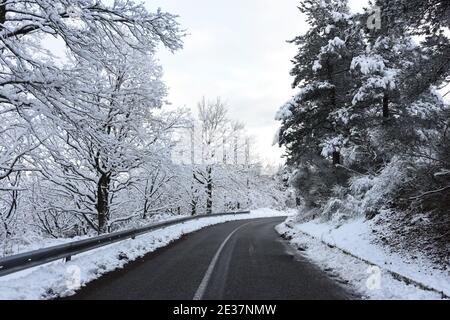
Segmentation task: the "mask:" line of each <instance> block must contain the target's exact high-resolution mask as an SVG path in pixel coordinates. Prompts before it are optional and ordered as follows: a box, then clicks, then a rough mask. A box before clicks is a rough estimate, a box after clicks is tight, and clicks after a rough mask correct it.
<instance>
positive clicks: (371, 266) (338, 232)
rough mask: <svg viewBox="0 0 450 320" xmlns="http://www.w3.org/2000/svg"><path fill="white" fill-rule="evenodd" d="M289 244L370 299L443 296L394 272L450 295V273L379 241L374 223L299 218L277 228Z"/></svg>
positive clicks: (363, 220) (432, 297)
mask: <svg viewBox="0 0 450 320" xmlns="http://www.w3.org/2000/svg"><path fill="white" fill-rule="evenodd" d="M277 231H278V232H279V233H280V234H282V235H284V237H285V238H286V239H289V241H290V243H291V244H292V245H293V246H294V247H296V248H298V249H299V250H300V251H302V252H304V254H305V255H306V256H307V257H308V258H310V259H311V260H312V261H313V262H315V263H316V264H318V265H319V266H320V267H321V268H322V269H324V270H325V271H327V272H329V273H331V275H332V276H333V277H336V278H338V279H340V282H343V283H346V284H348V285H349V286H350V287H351V288H352V289H355V290H356V291H357V292H358V293H359V294H361V296H362V297H363V298H367V299H420V300H423V299H428V300H430V299H432V300H435V299H442V298H443V296H442V294H440V293H437V292H435V291H428V290H423V289H421V288H419V287H418V286H416V285H413V284H407V283H405V282H404V281H401V280H399V279H398V277H396V276H395V275H394V274H393V273H396V274H399V275H401V276H403V277H405V278H407V279H411V280H413V281H415V282H418V283H421V284H423V285H425V286H427V287H429V288H433V289H435V290H437V291H438V292H443V293H444V294H445V295H447V296H450V275H449V273H448V271H441V270H438V269H437V268H433V265H432V264H431V263H430V262H429V261H428V260H426V259H425V258H424V257H420V258H417V259H416V260H414V261H413V260H408V259H407V258H405V257H403V256H400V255H399V254H396V253H393V252H389V250H388V249H386V248H384V247H382V246H381V245H378V244H376V243H375V241H374V239H373V237H374V236H373V233H372V229H371V227H370V222H368V221H366V220H365V219H356V220H354V221H352V222H349V223H346V224H343V225H341V226H337V225H333V223H330V222H327V223H325V222H320V221H312V222H308V223H303V224H299V223H296V222H295V219H288V221H287V222H285V223H283V224H281V225H279V226H277Z"/></svg>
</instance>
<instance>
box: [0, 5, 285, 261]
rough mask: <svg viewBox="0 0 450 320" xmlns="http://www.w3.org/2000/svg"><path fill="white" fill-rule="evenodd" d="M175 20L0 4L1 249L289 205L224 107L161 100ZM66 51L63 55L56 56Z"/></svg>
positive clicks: (101, 8) (179, 36)
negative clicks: (161, 56) (164, 59)
mask: <svg viewBox="0 0 450 320" xmlns="http://www.w3.org/2000/svg"><path fill="white" fill-rule="evenodd" d="M185 35H186V32H185V31H184V29H183V28H182V27H181V26H180V24H179V22H178V17H177V16H176V15H173V14H171V13H168V12H163V11H162V10H157V11H155V12H150V11H149V10H148V9H147V8H146V7H145V6H144V4H135V3H133V2H130V1H114V2H113V3H112V4H107V3H104V2H102V1H92V0H75V1H74V0H70V1H69V0H57V1H55V0H25V1H14V0H6V1H1V2H0V69H1V72H0V243H1V247H2V248H1V249H0V251H1V252H2V254H11V253H14V252H15V251H17V248H18V247H26V246H27V245H29V244H32V243H36V242H39V241H41V240H42V239H60V238H73V237H76V236H89V235H90V236H92V235H97V234H102V233H108V232H113V231H117V230H122V229H124V228H130V227H136V226H141V225H145V224H148V223H149V222H151V221H155V220H161V219H167V218H170V217H171V216H180V215H199V214H200V215H201V214H210V213H213V212H214V213H218V212H228V211H237V210H243V209H249V208H256V207H258V208H259V207H265V206H278V205H283V201H284V200H283V198H282V196H283V192H284V191H282V190H275V191H274V190H273V189H274V188H275V186H276V185H277V182H276V181H275V179H274V178H273V177H271V176H268V175H266V174H265V173H264V171H263V170H262V169H263V168H262V164H260V163H259V162H258V158H257V155H255V154H254V152H253V150H252V139H251V137H249V136H248V134H247V133H246V130H245V125H244V124H242V123H240V122H238V121H235V120H233V119H232V117H231V115H229V114H228V106H227V104H226V103H225V102H224V101H223V99H220V98H217V99H207V98H203V99H202V98H201V97H198V99H199V101H200V102H199V104H198V107H197V108H196V109H194V111H189V110H186V109H183V108H178V107H177V106H170V105H169V103H168V102H167V93H168V89H167V86H166V84H165V83H164V81H163V80H162V75H163V69H162V66H161V65H160V64H159V62H158V61H157V59H156V58H155V55H156V53H157V52H158V50H161V49H162V48H165V49H166V50H169V51H172V52H176V51H179V50H181V49H182V48H183V39H184V38H185ZM61 48H62V49H61Z"/></svg>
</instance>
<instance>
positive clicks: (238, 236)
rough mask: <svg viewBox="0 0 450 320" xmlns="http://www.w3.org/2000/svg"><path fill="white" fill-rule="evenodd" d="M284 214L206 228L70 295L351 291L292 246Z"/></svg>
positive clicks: (295, 295) (271, 296) (284, 296)
mask: <svg viewBox="0 0 450 320" xmlns="http://www.w3.org/2000/svg"><path fill="white" fill-rule="evenodd" d="M282 221H283V219H282V218H270V219H257V220H250V221H235V222H229V223H225V224H221V225H217V226H213V227H209V228H206V229H203V230H201V231H199V232H196V233H193V234H190V235H188V236H185V237H184V238H183V239H181V240H179V241H177V242H175V243H173V244H172V245H170V246H168V247H166V248H164V249H161V250H158V251H157V252H155V253H151V254H149V255H147V256H146V257H144V258H143V259H141V260H138V261H136V262H133V263H131V264H130V265H129V266H127V267H126V268H125V269H123V270H119V271H117V272H113V273H110V274H108V275H106V276H104V277H102V278H101V279H99V280H96V281H94V282H92V283H91V284H89V285H88V286H87V287H85V288H83V289H82V290H81V291H80V292H78V294H76V295H75V296H73V297H71V298H70V299H79V300H104V299H108V300H110V299H111V300H129V299H132V300H192V299H194V300H222V299H224V300H334V299H350V298H352V296H351V294H350V293H349V292H347V291H346V290H345V289H343V288H342V287H341V286H340V285H338V284H337V283H335V282H334V281H333V280H332V279H331V278H329V277H328V276H327V275H326V274H325V273H323V272H322V271H320V270H319V269H317V268H316V267H315V266H314V265H312V264H311V263H310V262H309V261H308V260H306V259H305V258H303V257H301V256H300V255H299V254H297V253H296V252H294V250H293V249H291V248H290V247H288V245H287V244H286V243H285V242H284V241H283V240H282V239H281V238H280V237H279V235H278V234H277V233H276V232H275V230H274V227H275V226H276V225H277V224H279V223H281V222H282Z"/></svg>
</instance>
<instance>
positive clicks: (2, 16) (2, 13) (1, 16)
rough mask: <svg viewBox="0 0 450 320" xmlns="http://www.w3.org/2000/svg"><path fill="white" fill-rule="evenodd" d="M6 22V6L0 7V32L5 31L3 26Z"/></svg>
mask: <svg viewBox="0 0 450 320" xmlns="http://www.w3.org/2000/svg"><path fill="white" fill-rule="evenodd" d="M5 22H6V4H1V5H0V24H1V26H0V30H1V29H3V24H4V23H5Z"/></svg>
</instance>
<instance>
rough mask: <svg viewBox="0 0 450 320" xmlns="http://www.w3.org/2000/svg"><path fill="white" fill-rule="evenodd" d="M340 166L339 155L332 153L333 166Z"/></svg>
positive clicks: (336, 152)
mask: <svg viewBox="0 0 450 320" xmlns="http://www.w3.org/2000/svg"><path fill="white" fill-rule="evenodd" d="M339 164H341V153H340V152H338V151H335V152H333V165H335V166H336V165H339Z"/></svg>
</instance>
